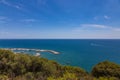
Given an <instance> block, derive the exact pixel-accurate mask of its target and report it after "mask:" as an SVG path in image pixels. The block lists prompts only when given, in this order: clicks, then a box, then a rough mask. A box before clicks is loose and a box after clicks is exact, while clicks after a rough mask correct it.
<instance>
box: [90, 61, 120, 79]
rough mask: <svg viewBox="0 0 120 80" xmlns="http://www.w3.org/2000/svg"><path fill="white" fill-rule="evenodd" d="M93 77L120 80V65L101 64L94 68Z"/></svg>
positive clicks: (107, 62) (105, 62)
mask: <svg viewBox="0 0 120 80" xmlns="http://www.w3.org/2000/svg"><path fill="white" fill-rule="evenodd" d="M92 75H93V76H95V77H117V78H120V65H118V64H115V63H112V62H109V61H104V62H101V63H99V64H97V65H96V66H95V67H94V68H93V70H92Z"/></svg>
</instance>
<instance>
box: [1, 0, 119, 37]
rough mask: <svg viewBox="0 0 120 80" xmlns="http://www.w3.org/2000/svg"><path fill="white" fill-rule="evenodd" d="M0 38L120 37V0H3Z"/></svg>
mask: <svg viewBox="0 0 120 80" xmlns="http://www.w3.org/2000/svg"><path fill="white" fill-rule="evenodd" d="M0 39H120V0H0Z"/></svg>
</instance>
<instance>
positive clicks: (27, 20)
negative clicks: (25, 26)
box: [21, 19, 37, 22]
mask: <svg viewBox="0 0 120 80" xmlns="http://www.w3.org/2000/svg"><path fill="white" fill-rule="evenodd" d="M21 21H22V22H36V21H37V20H35V19H23V20H21Z"/></svg>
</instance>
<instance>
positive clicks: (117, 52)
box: [0, 39, 120, 72]
mask: <svg viewBox="0 0 120 80" xmlns="http://www.w3.org/2000/svg"><path fill="white" fill-rule="evenodd" d="M0 48H35V49H47V50H48V49H49V50H54V51H58V52H60V54H59V55H54V54H50V53H47V52H43V53H41V56H42V57H45V58H47V59H49V60H55V61H57V62H59V63H60V64H63V65H71V66H78V67H81V68H83V69H85V70H87V71H88V72H89V71H91V70H92V68H93V66H94V65H96V64H97V63H99V62H101V61H105V60H109V61H112V62H115V63H118V64H120V40H119V39H0ZM28 54H31V53H28Z"/></svg>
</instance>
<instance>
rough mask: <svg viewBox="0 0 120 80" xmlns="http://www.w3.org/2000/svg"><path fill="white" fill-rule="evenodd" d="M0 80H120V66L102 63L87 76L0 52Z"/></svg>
mask: <svg viewBox="0 0 120 80" xmlns="http://www.w3.org/2000/svg"><path fill="white" fill-rule="evenodd" d="M0 80H120V65H118V64H115V63H112V62H109V61H104V62H101V63H99V64H97V65H96V66H94V68H93V70H92V72H91V74H88V73H87V72H86V71H85V70H83V69H81V68H79V67H72V66H62V65H60V64H58V63H57V62H55V61H51V60H48V59H45V58H42V57H37V56H32V55H27V54H19V53H18V54H14V53H13V52H11V51H8V50H0Z"/></svg>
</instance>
